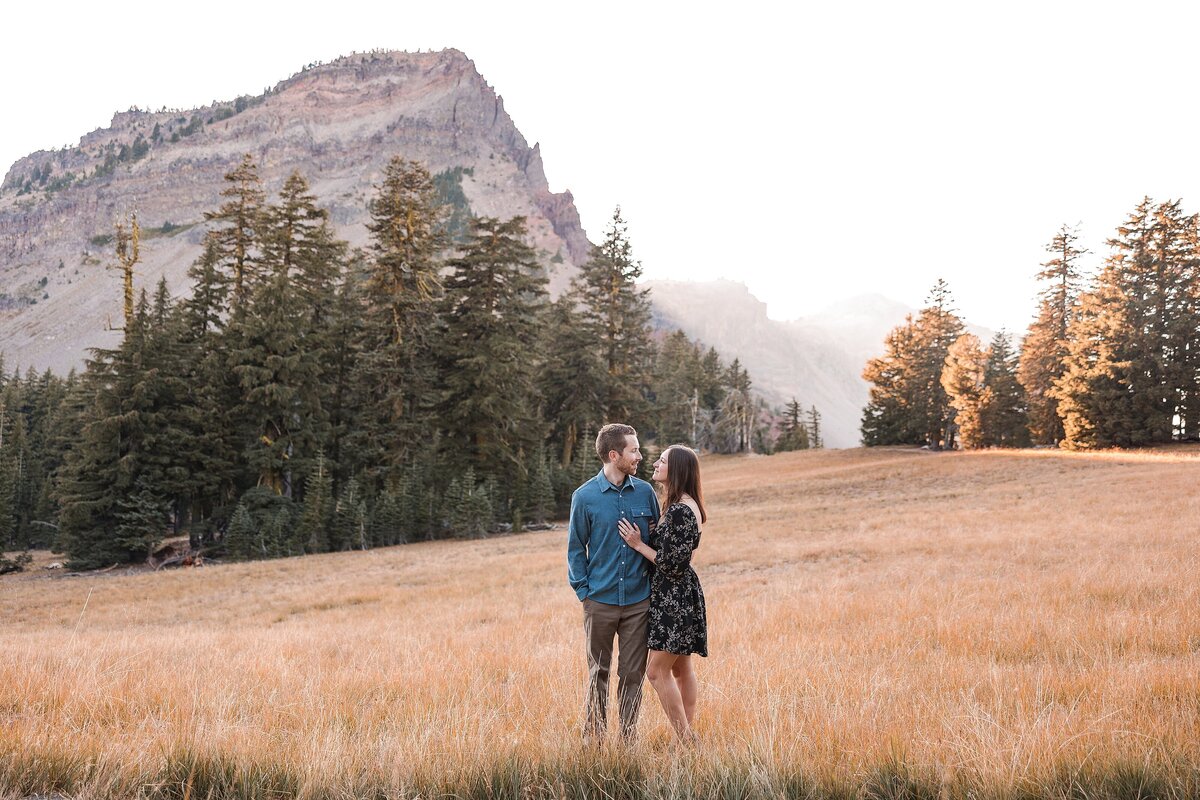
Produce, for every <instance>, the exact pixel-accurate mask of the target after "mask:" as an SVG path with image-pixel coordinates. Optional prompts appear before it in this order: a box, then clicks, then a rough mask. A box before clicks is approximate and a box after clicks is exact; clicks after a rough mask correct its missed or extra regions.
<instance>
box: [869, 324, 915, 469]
mask: <svg viewBox="0 0 1200 800" xmlns="http://www.w3.org/2000/svg"><path fill="white" fill-rule="evenodd" d="M884 348H885V349H884V354H883V355H882V356H880V357H878V358H872V359H871V360H870V361H868V362H867V366H866V368H864V369H863V375H862V376H863V380H865V381H867V382H868V383H870V384H871V386H870V389H869V393H870V400H869V402H868V403H867V407H866V408H865V409H863V420H862V440H863V444H864V445H866V446H868V447H872V446H877V445H889V444H913V443H915V442H917V441H919V436H920V434H919V432H918V426H917V419H916V415H915V414H914V413H913V407H914V404H915V394H916V391H915V389H916V387H915V382H914V381H912V380H911V373H912V371H913V364H914V362H915V361H916V358H917V331H916V324H915V323H914V322H913V318H912V315H911V314H910V315H908V316H906V317H905V320H904V323H903V324H901V325H898V326H896V327H895V328H893V329H892V330H891V331H890V332H889V333H888V335H887V338H886V339H884Z"/></svg>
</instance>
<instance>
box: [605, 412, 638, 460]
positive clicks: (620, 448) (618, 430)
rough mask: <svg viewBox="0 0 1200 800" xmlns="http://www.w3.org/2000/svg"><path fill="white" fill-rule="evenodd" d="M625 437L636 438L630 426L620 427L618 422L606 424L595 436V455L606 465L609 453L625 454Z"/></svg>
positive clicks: (635, 432)
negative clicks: (614, 451) (612, 451)
mask: <svg viewBox="0 0 1200 800" xmlns="http://www.w3.org/2000/svg"><path fill="white" fill-rule="evenodd" d="M626 436H637V431H635V430H634V429H633V427H632V426H630V425H622V424H621V423H619V422H610V423H608V424H607V425H605V426H604V427H603V428H601V429H600V433H598V434H596V455H598V456H600V460H601V461H603V462H604V463H605V464H607V463H608V454H609V451H611V450H616V451H617V452H618V453H623V452H625V437H626Z"/></svg>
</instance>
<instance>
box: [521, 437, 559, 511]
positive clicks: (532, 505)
mask: <svg viewBox="0 0 1200 800" xmlns="http://www.w3.org/2000/svg"><path fill="white" fill-rule="evenodd" d="M524 505H525V508H527V509H528V511H529V520H530V522H534V523H539V524H540V523H544V522H546V521H547V520H549V519H550V518H551V517H552V516H553V514H554V506H555V503H554V482H553V477H552V476H551V470H550V463H549V461H548V460H547V459H546V453H545V451H544V450H542V449H541V448H540V447H539V448H538V450H537V453H536V455H535V456H534V459H533V467H532V469H531V470H530V473H529V489H528V498H527V499H526V501H525V504H524Z"/></svg>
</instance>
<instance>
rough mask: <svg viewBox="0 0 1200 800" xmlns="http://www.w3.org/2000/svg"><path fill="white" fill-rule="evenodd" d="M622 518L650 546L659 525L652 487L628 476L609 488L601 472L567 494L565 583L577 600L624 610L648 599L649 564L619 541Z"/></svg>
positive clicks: (639, 554) (656, 501)
mask: <svg viewBox="0 0 1200 800" xmlns="http://www.w3.org/2000/svg"><path fill="white" fill-rule="evenodd" d="M621 517H625V518H626V519H628V520H630V521H632V522H634V523H636V524H637V526H638V527H639V528H641V530H642V541H644V542H649V541H650V526H651V525H654V524H656V523H657V522H658V497H657V496H656V495H655V494H654V488H653V487H651V486H650V484H648V483H646V482H645V481H643V480H639V479H638V478H635V477H633V476H632V475H628V476H626V477H625V482H624V483H623V484H621V485H620V486H613V485H612V484H611V483H609V482H608V478H606V477H604V470H600V473H599V474H598V475H596V477H594V478H592V479H591V480H590V481H588V482H587V483H585V484H584V485H583V486H580V487H579V488H578V489H576V490H575V494H573V495H571V523H570V526H569V529H568V532H567V580H569V581H570V583H571V588H572V589H574V590H575V594H576V595H577V596H578V597H579V599H580V600H581V601H582V600H586V599H587V598H589V597H590V598H591V599H593V600H595V601H596V602H599V603H608V604H609V605H614V606H628V605H632V604H633V603H640V602H641V601H642V600H645V599H646V598H647V597H649V596H650V568H651V564H650V562H649V561H648V560H646V559H645V558H644V557H643V556H642V555H641V553H638V552H637V551H636V550H633V549H631V548H630V547H629V545H627V544H625V540H624V539H622V538H621V532H620V531H619V530H618V528H617V520H619V519H620V518H621Z"/></svg>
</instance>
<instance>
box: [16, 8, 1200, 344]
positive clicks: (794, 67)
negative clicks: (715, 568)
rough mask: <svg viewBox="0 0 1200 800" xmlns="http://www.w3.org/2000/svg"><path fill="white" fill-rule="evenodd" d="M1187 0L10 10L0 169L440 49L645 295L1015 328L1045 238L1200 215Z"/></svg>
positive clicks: (1023, 314) (1094, 239)
mask: <svg viewBox="0 0 1200 800" xmlns="http://www.w3.org/2000/svg"><path fill="white" fill-rule="evenodd" d="M1198 8H1200V7H1197V6H1196V5H1195V4H1189V3H1183V2H1178V3H1165V2H1144V1H1143V2H1140V3H1138V4H1135V5H1131V4H1128V3H1121V4H1119V5H1116V4H1106V3H1097V2H1087V3H1084V2H1059V3H1056V2H1050V1H1049V0H1043V1H1042V2H1038V3H1023V2H1006V3H988V4H982V3H964V2H944V3H943V2H938V3H934V2H903V3H898V2H857V3H854V2H847V3H829V2H821V3H780V2H771V3H766V2H756V1H750V2H740V3H703V2H646V0H642V2H617V1H616V0H614V1H613V2H605V3H564V2H562V1H561V0H557V2H523V3H501V2H494V0H493V2H457V3H453V4H451V3H446V4H436V3H428V4H419V3H411V2H406V3H378V2H373V3H364V2H358V0H340V1H339V2H334V3H331V2H323V3H319V4H309V3H305V2H289V3H265V2H264V3H257V2H247V1H246V0H242V1H241V2H226V1H225V0H213V1H212V2H204V3H199V4H197V3H185V4H175V3H169V2H164V1H163V0H155V2H140V1H136V2H123V3H121V4H119V6H111V5H109V6H106V5H105V4H102V3H95V2H88V3H78V4H74V3H55V4H36V3H22V4H17V5H10V6H9V7H7V8H6V9H5V14H4V30H5V32H6V35H5V36H4V43H3V44H2V45H0V74H2V75H3V84H2V86H3V88H0V100H2V102H0V108H2V109H3V116H4V122H5V124H4V125H0V169H2V170H7V168H8V166H9V165H10V164H11V163H12V162H13V161H14V160H15V159H17V158H18V157H20V156H22V155H25V154H27V153H29V152H31V151H34V150H37V149H41V148H47V149H48V148H51V147H54V146H62V145H65V144H74V143H76V142H77V141H78V139H79V137H80V136H81V135H82V134H84V133H86V132H88V131H90V130H92V129H94V128H97V127H102V126H105V125H107V124H108V121H109V119H110V118H111V116H112V113H113V112H114V111H117V110H122V109H126V108H128V107H130V106H133V105H137V106H141V107H143V108H158V107H160V106H163V105H166V106H171V107H184V108H186V107H191V106H196V105H201V104H205V103H208V102H210V101H212V100H214V99H222V100H224V99H230V98H233V97H235V96H237V95H239V94H247V93H249V94H257V93H258V92H260V91H261V90H262V89H263V88H264V87H266V86H271V85H274V84H275V83H276V82H277V81H279V80H281V79H283V78H285V77H287V76H288V75H290V74H291V73H293V72H295V71H296V70H298V69H299V68H300V67H301V66H302V65H304V64H306V63H308V62H310V61H317V60H323V61H328V60H331V59H333V58H335V57H337V56H339V55H343V54H346V53H349V52H351V51H355V50H357V51H362V50H369V49H371V48H388V49H396V50H421V49H441V48H443V47H457V48H459V49H461V50H463V51H464V52H465V53H466V54H467V55H468V56H470V57H471V58H472V59H474V61H475V63H476V65H477V66H478V68H479V70H480V72H481V73H482V74H483V76H484V77H485V78H486V79H487V80H488V82H489V83H491V85H492V86H493V87H495V88H496V90H497V91H498V92H499V93H500V94H501V95H503V97H504V99H505V106H506V108H507V109H508V112H509V113H510V114H511V115H512V117H513V119H514V120H515V122H516V124H517V127H518V128H519V129H520V130H521V131H522V132H523V133H524V134H525V136H526V138H527V139H528V140H529V141H530V143H531V144H532V143H533V142H539V141H540V142H541V146H542V155H543V159H544V161H545V166H546V173H547V175H548V177H549V179H550V184H551V188H552V189H554V190H556V191H558V190H562V189H566V188H569V189H570V190H571V191H572V192H573V193H574V195H575V200H576V203H577V205H578V207H579V209H580V213H581V215H582V217H583V223H584V227H585V228H586V230H587V231H588V234H589V235H590V236H591V238H592V239H593V240H596V239H598V238H599V236H600V234H601V232H602V229H603V227H604V224H605V221H606V220H607V218H608V217H609V215H610V214H611V212H612V208H613V206H614V205H616V204H618V203H619V204H621V206H622V207H623V209H624V213H625V216H626V218H627V219H628V221H629V227H630V234H631V237H632V240H633V245H634V249H635V252H636V254H637V255H638V257H640V259H641V260H642V262H643V265H644V267H645V272H646V276H647V277H651V278H671V279H696V280H707V279H711V278H717V277H728V278H732V279H736V280H741V281H744V282H745V283H747V284H748V285H749V287H750V289H751V291H752V292H754V293H755V294H756V295H757V296H758V297H759V298H760V299H762V300H765V301H766V302H767V303H768V306H769V310H770V313H771V315H772V316H773V317H775V318H777V319H788V318H792V317H795V316H798V315H801V314H804V313H808V312H811V311H815V310H818V309H819V308H821V307H823V306H824V305H826V304H828V303H829V302H832V301H834V300H837V299H841V298H844V297H848V296H851V295H855V294H858V293H862V292H878V293H881V294H884V295H887V296H889V297H891V298H893V299H896V300H899V301H902V302H906V303H909V304H911V305H914V306H917V305H920V303H921V301H922V300H923V298H924V296H925V294H926V292H927V290H928V289H929V287H930V286H931V285H932V283H933V282H934V280H935V279H936V278H937V277H939V276H940V277H945V278H946V279H947V280H948V281H949V282H950V285H951V288H952V290H953V292H954V295H955V298H956V301H957V305H958V308H959V309H960V311H961V312H962V313H963V314H964V315H965V316H966V317H967V318H968V319H970V320H971V321H972V322H975V323H978V324H981V325H985V326H988V327H992V328H999V327H1004V326H1006V327H1008V328H1010V329H1015V330H1018V331H1020V330H1022V329H1023V328H1024V326H1025V324H1026V322H1027V321H1028V319H1029V317H1030V315H1031V314H1032V311H1033V295H1034V292H1035V286H1034V282H1033V280H1032V276H1033V274H1034V273H1035V272H1036V270H1037V268H1038V263H1039V262H1040V261H1042V260H1044V259H1045V255H1044V253H1043V251H1042V247H1043V245H1044V244H1045V243H1046V242H1047V241H1049V239H1050V237H1051V236H1052V235H1053V233H1054V231H1055V230H1056V229H1057V228H1058V226H1059V225H1060V224H1061V223H1063V222H1069V223H1075V222H1080V221H1081V222H1083V224H1084V235H1085V241H1086V243H1087V244H1088V246H1089V247H1091V248H1092V249H1093V251H1095V253H1094V255H1093V256H1091V257H1090V260H1091V262H1092V263H1093V264H1098V263H1099V259H1100V257H1101V256H1102V255H1103V254H1104V252H1105V248H1104V246H1103V241H1104V239H1105V238H1107V237H1108V236H1109V235H1110V234H1111V232H1112V230H1113V229H1114V228H1115V227H1116V225H1117V224H1118V223H1119V222H1120V221H1121V220H1122V219H1123V218H1124V216H1125V215H1126V214H1127V212H1128V211H1129V210H1130V209H1132V208H1133V206H1134V205H1135V204H1136V203H1137V202H1138V200H1140V199H1141V197H1142V196H1143V195H1145V194H1149V195H1151V196H1153V197H1155V198H1156V199H1165V198H1174V197H1183V198H1184V201H1185V207H1186V208H1187V209H1188V210H1192V211H1194V210H1197V209H1200V191H1197V189H1198V188H1200V164H1198V163H1197V158H1196V155H1195V145H1194V142H1195V141H1197V138H1198V137H1197V133H1200V130H1198V129H1200V124H1198V116H1197V105H1198V101H1197V97H1196V92H1195V84H1196V77H1195V76H1196V72H1197V70H1196V62H1195V59H1194V55H1193V54H1194V53H1195V48H1196V45H1195V40H1196V35H1197V31H1198V30H1200V26H1198V25H1197V23H1198V22H1200V10H1198Z"/></svg>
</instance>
